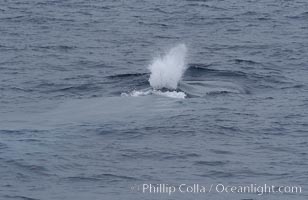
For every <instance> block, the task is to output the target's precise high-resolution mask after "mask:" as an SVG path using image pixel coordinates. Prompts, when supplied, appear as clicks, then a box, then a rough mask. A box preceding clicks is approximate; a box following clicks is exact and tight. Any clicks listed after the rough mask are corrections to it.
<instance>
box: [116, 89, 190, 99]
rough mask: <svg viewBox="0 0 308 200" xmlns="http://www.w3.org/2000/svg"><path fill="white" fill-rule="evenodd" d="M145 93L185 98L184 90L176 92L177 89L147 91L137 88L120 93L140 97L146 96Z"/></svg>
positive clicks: (125, 95)
mask: <svg viewBox="0 0 308 200" xmlns="http://www.w3.org/2000/svg"><path fill="white" fill-rule="evenodd" d="M147 95H159V96H164V97H169V98H177V99H185V98H186V94H185V93H184V92H177V91H165V92H163V91H160V90H147V91H138V90H133V91H132V92H129V93H122V94H121V96H124V97H128V96H131V97H140V96H147Z"/></svg>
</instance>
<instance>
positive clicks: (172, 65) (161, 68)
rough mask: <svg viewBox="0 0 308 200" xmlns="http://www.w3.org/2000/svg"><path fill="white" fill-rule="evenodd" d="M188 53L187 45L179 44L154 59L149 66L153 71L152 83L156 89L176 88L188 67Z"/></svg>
mask: <svg viewBox="0 0 308 200" xmlns="http://www.w3.org/2000/svg"><path fill="white" fill-rule="evenodd" d="M186 53H187V48H186V45H185V44H179V45H177V46H175V47H173V48H172V49H170V50H169V52H167V53H166V55H164V56H161V57H158V58H156V59H154V61H153V63H152V64H151V65H150V66H149V70H150V71H151V75H150V78H149V82H150V85H151V86H152V87H153V88H154V89H162V88H168V89H176V88H177V85H178V82H179V81H180V80H181V78H182V76H183V73H184V72H185V70H186V69H187V65H186V63H185V59H186Z"/></svg>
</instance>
